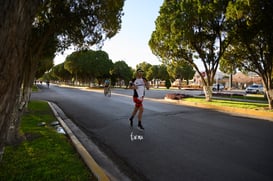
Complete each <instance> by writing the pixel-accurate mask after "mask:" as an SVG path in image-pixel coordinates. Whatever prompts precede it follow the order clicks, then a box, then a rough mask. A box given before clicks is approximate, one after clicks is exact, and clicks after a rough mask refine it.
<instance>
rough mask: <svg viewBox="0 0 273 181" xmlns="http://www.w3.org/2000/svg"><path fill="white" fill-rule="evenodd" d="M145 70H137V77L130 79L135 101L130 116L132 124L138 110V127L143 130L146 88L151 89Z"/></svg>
mask: <svg viewBox="0 0 273 181" xmlns="http://www.w3.org/2000/svg"><path fill="white" fill-rule="evenodd" d="M143 73H144V71H143V70H141V69H137V72H136V78H134V79H133V80H132V81H130V84H129V86H130V88H131V89H133V91H134V93H133V101H134V103H135V107H134V110H133V112H132V115H131V117H130V118H129V121H130V126H131V127H133V119H134V117H135V115H136V114H137V112H138V126H137V128H138V129H139V130H141V131H143V130H144V127H143V126H142V122H141V121H142V114H143V111H144V108H143V104H142V103H143V100H144V96H145V88H146V89H147V90H149V83H148V81H147V79H145V78H144V77H143Z"/></svg>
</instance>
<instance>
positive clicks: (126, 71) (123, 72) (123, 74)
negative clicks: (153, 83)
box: [110, 61, 133, 85]
mask: <svg viewBox="0 0 273 181" xmlns="http://www.w3.org/2000/svg"><path fill="white" fill-rule="evenodd" d="M110 72H111V77H112V78H114V79H117V80H124V81H125V84H126V85H128V83H129V81H130V80H131V78H132V76H133V72H132V70H131V68H130V67H129V66H128V65H127V63H126V62H125V61H117V62H115V63H114V66H113V69H112V70H111V71H110Z"/></svg>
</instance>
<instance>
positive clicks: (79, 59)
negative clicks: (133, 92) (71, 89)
mask: <svg viewBox="0 0 273 181" xmlns="http://www.w3.org/2000/svg"><path fill="white" fill-rule="evenodd" d="M112 66H113V62H112V60H110V59H109V57H108V54H107V53H106V52H104V51H101V50H99V51H93V50H82V51H77V52H74V53H72V54H71V55H69V56H67V58H66V60H65V62H64V68H65V69H66V70H68V71H69V72H70V73H71V74H72V75H73V76H74V77H75V78H76V79H77V80H81V81H91V80H94V79H95V78H106V77H110V70H111V69H112Z"/></svg>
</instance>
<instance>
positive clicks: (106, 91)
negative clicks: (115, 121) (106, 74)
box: [104, 79, 111, 96]
mask: <svg viewBox="0 0 273 181" xmlns="http://www.w3.org/2000/svg"><path fill="white" fill-rule="evenodd" d="M110 83H111V82H110V80H109V79H105V81H104V95H105V96H106V95H107V94H109V91H110Z"/></svg>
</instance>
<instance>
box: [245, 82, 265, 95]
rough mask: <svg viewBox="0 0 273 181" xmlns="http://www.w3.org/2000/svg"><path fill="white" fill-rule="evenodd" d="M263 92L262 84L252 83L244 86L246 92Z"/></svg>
mask: <svg viewBox="0 0 273 181" xmlns="http://www.w3.org/2000/svg"><path fill="white" fill-rule="evenodd" d="M263 92H264V88H263V86H262V85H257V84H253V85H251V86H248V87H247V88H246V93H252V94H262V93H263Z"/></svg>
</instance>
